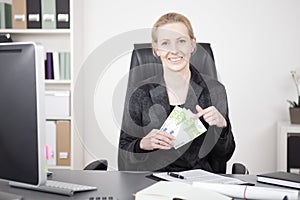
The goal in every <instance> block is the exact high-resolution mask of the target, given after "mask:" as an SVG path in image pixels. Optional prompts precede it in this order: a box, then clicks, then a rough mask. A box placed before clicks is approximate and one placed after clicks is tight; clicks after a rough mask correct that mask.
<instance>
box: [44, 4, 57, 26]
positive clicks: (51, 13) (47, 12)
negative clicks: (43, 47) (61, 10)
mask: <svg viewBox="0 0 300 200" xmlns="http://www.w3.org/2000/svg"><path fill="white" fill-rule="evenodd" d="M41 4H42V6H41V9H42V28H43V29H55V28H56V10H55V8H56V6H55V4H56V0H41Z"/></svg>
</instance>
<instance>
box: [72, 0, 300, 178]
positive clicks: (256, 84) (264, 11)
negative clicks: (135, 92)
mask: <svg viewBox="0 0 300 200" xmlns="http://www.w3.org/2000/svg"><path fill="white" fill-rule="evenodd" d="M83 4H84V5H83V8H82V9H83V10H82V13H81V15H82V17H83V21H84V27H83V29H82V30H83V31H84V32H83V35H84V38H82V40H83V43H84V48H83V49H82V50H81V51H82V53H83V54H84V56H85V57H86V58H88V59H90V58H89V56H90V55H92V54H93V53H94V52H95V51H99V52H102V54H101V55H98V59H99V62H97V61H96V60H95V61H94V62H96V63H95V65H97V64H98V63H101V61H100V59H104V58H105V57H107V55H106V54H105V52H104V51H101V50H99V48H98V47H99V46H101V45H102V44H103V43H105V42H106V41H109V40H110V39H111V38H112V37H117V38H118V36H120V35H122V34H124V32H127V31H133V30H136V29H141V28H151V26H152V24H153V23H154V22H155V21H156V20H157V19H158V17H159V16H161V15H162V14H164V13H166V12H168V11H176V12H180V13H182V14H184V15H186V16H187V17H188V18H189V19H190V20H191V22H192V24H193V27H194V32H195V35H196V38H197V40H198V41H201V42H210V43H211V44H212V48H213V50H214V53H215V59H216V65H217V69H218V72H219V74H220V76H221V80H222V82H223V83H224V84H225V86H226V89H227V93H228V99H229V109H230V117H231V121H232V126H233V131H234V135H235V139H236V144H237V148H236V151H235V153H234V155H233V157H232V159H231V160H230V162H229V167H231V163H232V162H237V161H241V162H243V163H245V164H246V165H247V166H248V168H249V169H250V172H251V173H259V172H264V171H272V170H275V169H276V122H277V121H282V120H289V117H288V104H287V102H286V100H287V99H295V98H296V91H295V88H294V85H293V83H292V81H291V78H290V74H289V71H290V70H292V69H298V70H300V26H299V24H300V1H298V0H242V1H241V0H228V1H225V0H210V1H204V0H198V1H192V0H185V1H174V0H164V1H161V0H151V1H140V0H128V1H121V0H111V1H105V2H104V1H99V0H85V1H84V3H83ZM141 41H144V42H149V41H150V37H149V36H142V37H141V38H137V41H136V42H141ZM102 47H103V46H102ZM102 47H101V48H102ZM97 48H98V49H97ZM116 51H117V50H116ZM126 52H127V53H126ZM129 61H130V52H128V51H126V48H125V50H124V52H123V54H122V55H120V56H119V57H115V58H114V60H113V61H112V63H111V65H110V66H99V67H102V68H103V67H104V68H105V69H106V71H105V73H104V74H103V73H102V75H103V76H101V77H100V78H99V79H98V85H97V89H96V90H95V91H94V94H93V98H94V100H93V101H92V102H94V103H95V104H94V105H93V106H94V107H93V108H94V109H90V110H89V109H87V110H86V111H87V112H88V113H86V120H85V130H86V131H85V141H86V142H85V143H86V150H87V151H86V152H87V153H86V162H88V161H89V160H91V159H93V158H94V157H102V158H107V159H108V160H109V163H110V165H111V167H112V168H115V167H116V156H117V154H116V152H117V151H116V148H115V147H116V145H117V141H118V138H117V137H118V135H119V130H118V128H119V127H118V125H115V124H118V123H115V121H114V120H117V121H119V120H120V118H121V116H120V115H121V111H120V115H119V116H116V118H117V119H113V118H112V115H111V113H112V112H111V109H112V108H111V101H112V99H111V98H112V93H113V90H114V89H115V86H116V84H117V83H118V82H119V79H120V78H121V77H123V76H124V74H126V72H127V70H128V67H129ZM104 68H103V69H104ZM111 71H113V73H111ZM91 73H92V72H87V73H86V76H87V77H88V76H89V75H90V74H91ZM112 74H113V76H112ZM87 79H88V78H87ZM122 86H123V87H124V89H125V88H126V86H124V85H122ZM104 91H107V94H105V93H104ZM115 100H116V99H115ZM118 101H119V102H120V103H119V105H123V99H122V98H119V99H118ZM87 106H88V105H87ZM75 109H76V108H75ZM106 110H108V111H110V113H109V114H108V113H107V112H106ZM120 110H121V107H120ZM90 116H92V117H96V119H97V120H98V123H100V126H103V127H102V128H101V129H102V130H105V132H106V134H105V135H106V138H105V137H103V136H101V135H97V133H92V132H93V131H96V130H95V127H93V125H91V124H90V123H91V122H90V121H91V120H90ZM101 124H102V125H101ZM108 143H112V144H113V145H108Z"/></svg>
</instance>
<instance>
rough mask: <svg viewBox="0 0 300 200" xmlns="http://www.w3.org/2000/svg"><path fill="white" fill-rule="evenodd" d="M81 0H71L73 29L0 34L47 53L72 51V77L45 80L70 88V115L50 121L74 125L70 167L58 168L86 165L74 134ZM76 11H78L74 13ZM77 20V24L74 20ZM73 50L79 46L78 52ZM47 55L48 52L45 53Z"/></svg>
mask: <svg viewBox="0 0 300 200" xmlns="http://www.w3.org/2000/svg"><path fill="white" fill-rule="evenodd" d="M82 4H83V3H82V2H81V1H75V0H70V29H0V34H10V36H11V38H12V40H13V41H14V42H25V41H34V42H36V43H39V44H41V45H42V46H43V47H44V51H45V52H49V51H50V52H51V51H52V52H53V51H57V52H70V55H71V57H70V65H71V68H70V80H45V89H46V90H69V91H70V94H71V95H70V116H66V117H61V116H49V117H47V118H46V120H48V121H56V120H68V121H70V124H71V141H70V143H71V152H70V154H71V155H70V159H71V165H70V166H67V167H66V166H53V167H51V168H59V169H61V168H62V169H66V168H67V169H70V168H71V169H82V168H83V147H82V144H81V139H80V138H79V137H78V136H77V135H78V134H74V130H75V128H74V127H75V125H74V115H73V114H74V108H73V107H74V106H73V91H74V82H75V81H74V77H76V75H77V74H78V73H79V71H80V67H81V63H82V61H83V56H82V54H81V52H80V49H82V47H83V44H82V36H83V33H82V28H81V27H82V25H83V23H82V17H81V15H80V13H81V12H82V11H81V10H82ZM73 13H77V15H76V16H75V15H74V14H73ZM75 22H76V23H75ZM74 49H77V51H75V50H74ZM45 58H46V53H45Z"/></svg>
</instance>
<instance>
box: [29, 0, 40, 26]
mask: <svg viewBox="0 0 300 200" xmlns="http://www.w3.org/2000/svg"><path fill="white" fill-rule="evenodd" d="M26 1H27V4H26V6H27V16H28V17H27V28H28V29H30V28H37V29H40V28H42V23H41V0H26Z"/></svg>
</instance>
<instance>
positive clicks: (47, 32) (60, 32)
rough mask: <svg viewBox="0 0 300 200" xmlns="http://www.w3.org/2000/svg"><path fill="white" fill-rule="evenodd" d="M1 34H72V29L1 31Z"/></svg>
mask: <svg viewBox="0 0 300 200" xmlns="http://www.w3.org/2000/svg"><path fill="white" fill-rule="evenodd" d="M0 33H10V34H45V35H49V34H54V35H55V34H70V33H71V30H70V29H0Z"/></svg>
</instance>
